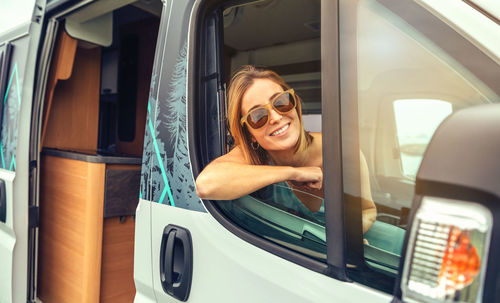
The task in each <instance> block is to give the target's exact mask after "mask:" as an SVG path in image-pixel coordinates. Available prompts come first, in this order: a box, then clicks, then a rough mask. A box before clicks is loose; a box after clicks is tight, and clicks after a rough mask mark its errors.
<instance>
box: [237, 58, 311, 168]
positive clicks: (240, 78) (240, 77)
mask: <svg viewBox="0 0 500 303" xmlns="http://www.w3.org/2000/svg"><path fill="white" fill-rule="evenodd" d="M255 79H268V80H271V81H273V82H275V83H276V84H278V85H280V86H281V87H282V88H283V90H288V89H290V86H289V85H288V84H286V83H285V81H283V79H282V78H281V77H280V76H279V75H278V74H277V73H275V72H273V71H271V70H268V69H263V68H257V67H255V66H253V65H245V66H243V67H242V68H241V69H240V70H239V71H238V72H237V73H236V74H235V75H234V76H233V78H232V79H231V83H230V85H229V92H228V103H229V106H228V119H229V129H230V131H231V135H232V136H233V138H234V143H235V146H240V148H241V150H242V152H243V155H244V156H245V159H247V160H250V163H252V164H267V163H268V162H269V155H268V153H267V152H266V151H265V150H264V149H263V148H261V147H259V148H257V149H253V148H252V147H251V143H252V137H251V134H250V132H249V131H248V129H247V127H248V126H246V123H245V125H244V126H242V125H241V123H240V120H241V103H242V99H243V95H244V94H245V93H246V91H247V90H248V89H249V88H250V86H252V84H253V82H254V80H255ZM296 97H297V106H296V107H295V110H296V111H297V115H298V117H299V121H300V128H301V130H302V131H301V133H300V136H299V139H298V140H297V143H296V145H295V152H298V151H303V150H305V149H306V148H307V147H308V146H309V145H310V144H311V142H312V139H313V138H312V136H311V135H310V134H309V133H308V132H306V131H305V130H304V127H303V123H302V106H301V99H300V97H299V96H297V95H296Z"/></svg>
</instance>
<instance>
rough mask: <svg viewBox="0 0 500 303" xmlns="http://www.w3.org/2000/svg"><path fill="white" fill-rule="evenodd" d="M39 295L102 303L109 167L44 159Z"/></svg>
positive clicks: (44, 298)
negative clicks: (106, 181) (101, 279)
mask: <svg viewBox="0 0 500 303" xmlns="http://www.w3.org/2000/svg"><path fill="white" fill-rule="evenodd" d="M40 165H41V166H40V177H41V180H40V229H39V252H38V296H39V298H40V299H41V300H42V301H43V302H44V303H51V302H57V303H64V302H98V301H99V295H100V294H99V290H100V271H101V252H102V229H103V214H102V210H103V196H104V173H105V164H103V163H87V162H82V161H77V160H72V159H66V158H57V157H52V156H46V155H44V156H42V161H41V164H40Z"/></svg>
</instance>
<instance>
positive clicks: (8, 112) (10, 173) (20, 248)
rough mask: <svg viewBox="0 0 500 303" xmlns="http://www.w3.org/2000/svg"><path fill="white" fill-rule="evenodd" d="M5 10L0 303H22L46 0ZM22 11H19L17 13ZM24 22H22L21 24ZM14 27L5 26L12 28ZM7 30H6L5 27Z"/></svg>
mask: <svg viewBox="0 0 500 303" xmlns="http://www.w3.org/2000/svg"><path fill="white" fill-rule="evenodd" d="M21 2H22V3H16V4H15V5H10V7H8V4H5V5H3V7H2V8H1V12H2V16H1V18H2V19H4V20H9V19H11V20H14V19H13V18H7V15H10V16H15V19H16V21H18V20H19V21H20V22H19V24H18V25H16V26H14V27H11V28H10V29H7V30H6V31H3V32H0V97H1V102H0V119H1V120H0V127H1V129H0V268H1V270H0V301H2V302H26V296H27V295H28V277H29V274H28V272H29V271H31V268H33V265H32V264H31V262H28V258H29V255H28V250H29V249H28V246H29V245H28V243H29V230H30V228H34V227H36V217H37V209H36V208H33V209H31V208H29V206H28V192H29V191H28V184H29V176H30V170H29V160H28V155H29V148H28V147H29V138H30V122H31V119H30V116H31V108H32V106H31V105H32V97H33V83H34V75H35V66H36V64H35V63H36V56H37V50H38V43H39V41H40V34H41V27H42V23H43V14H44V10H45V2H46V1H45V0H36V1H35V0H29V1H21ZM19 8H22V12H21V11H20V10H19ZM22 20H26V21H22ZM10 25H12V24H9V25H8V26H10ZM3 28H6V27H3Z"/></svg>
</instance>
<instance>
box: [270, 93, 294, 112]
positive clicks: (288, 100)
mask: <svg viewBox="0 0 500 303" xmlns="http://www.w3.org/2000/svg"><path fill="white" fill-rule="evenodd" d="M273 107H274V108H275V109H276V110H277V111H279V112H281V113H287V112H289V111H291V110H292V109H293V108H294V107H295V99H294V98H293V96H292V95H291V94H290V93H284V94H282V95H280V96H279V97H278V98H276V99H275V100H274V102H273Z"/></svg>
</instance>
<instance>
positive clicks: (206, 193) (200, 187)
mask: <svg viewBox="0 0 500 303" xmlns="http://www.w3.org/2000/svg"><path fill="white" fill-rule="evenodd" d="M205 179H206V178H205V177H204V176H203V175H200V176H198V178H196V194H197V195H198V197H200V198H201V199H210V196H211V193H212V190H211V189H210V183H209V182H208V180H205Z"/></svg>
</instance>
